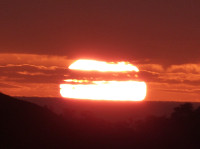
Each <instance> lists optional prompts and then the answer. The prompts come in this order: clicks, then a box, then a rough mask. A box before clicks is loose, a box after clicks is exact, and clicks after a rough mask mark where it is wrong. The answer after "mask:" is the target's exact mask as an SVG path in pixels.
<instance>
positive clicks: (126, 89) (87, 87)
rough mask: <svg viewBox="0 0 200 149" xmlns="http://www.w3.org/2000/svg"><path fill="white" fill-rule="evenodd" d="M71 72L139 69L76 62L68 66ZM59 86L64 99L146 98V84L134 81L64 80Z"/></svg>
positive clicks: (119, 64)
mask: <svg viewBox="0 0 200 149" xmlns="http://www.w3.org/2000/svg"><path fill="white" fill-rule="evenodd" d="M69 69H71V70H80V71H99V73H106V72H131V71H134V72H139V69H138V68H137V67H136V66H134V65H132V64H130V63H128V62H118V63H113V62H112V63H107V62H102V61H95V60H77V61H75V62H74V63H72V64H71V65H70V66H69ZM64 81H65V82H66V84H60V94H61V95H62V96H63V97H66V98H76V99H92V100H116V101H141V100H143V99H144V98H145V97H146V90H147V87H146V83H145V82H142V81H136V80H130V78H129V80H127V81H120V80H109V81H104V80H101V81H96V80H95V81H94V80H89V79H88V80H86V79H84V80H77V79H68V80H64Z"/></svg>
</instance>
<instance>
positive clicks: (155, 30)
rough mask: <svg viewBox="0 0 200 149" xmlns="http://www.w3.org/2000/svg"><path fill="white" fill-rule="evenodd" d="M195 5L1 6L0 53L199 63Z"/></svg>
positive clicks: (78, 0) (4, 1)
mask: <svg viewBox="0 0 200 149" xmlns="http://www.w3.org/2000/svg"><path fill="white" fill-rule="evenodd" d="M199 8H200V1H199V0H171V1H169V0H127V1H125V0H60V1H59V0H1V1H0V20H1V23H0V52H1V53H32V54H47V55H66V56H68V57H70V58H79V57H91V58H100V59H127V60H129V59H131V60H134V59H141V60H143V61H145V60H147V59H150V60H151V61H156V62H160V63H164V64H172V63H173V64H175V63H190V62H199V60H200V42H199V41H200V9H199Z"/></svg>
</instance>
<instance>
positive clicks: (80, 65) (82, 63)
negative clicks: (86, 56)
mask: <svg viewBox="0 0 200 149" xmlns="http://www.w3.org/2000/svg"><path fill="white" fill-rule="evenodd" d="M69 69H74V70H87V71H102V72H106V71H113V72H122V71H136V72H138V71H139V69H138V68H137V67H135V66H133V65H132V64H130V63H128V62H118V63H108V62H102V61H96V60H77V61H75V62H74V63H73V64H71V65H70V66H69Z"/></svg>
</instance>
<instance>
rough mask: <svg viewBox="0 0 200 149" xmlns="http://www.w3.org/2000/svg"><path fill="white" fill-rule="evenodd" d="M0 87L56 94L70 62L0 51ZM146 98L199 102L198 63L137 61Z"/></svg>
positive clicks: (17, 92) (31, 93) (18, 93)
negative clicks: (164, 65)
mask: <svg viewBox="0 0 200 149" xmlns="http://www.w3.org/2000/svg"><path fill="white" fill-rule="evenodd" d="M0 60H1V65H0V72H1V75H0V82H1V83H0V90H1V91H2V92H3V93H6V94H9V95H12V96H42V97H47V96H50V97H60V94H59V84H60V83H61V82H62V81H63V80H64V79H65V78H66V76H65V77H64V75H69V72H68V69H67V67H68V66H69V65H70V64H71V63H72V62H73V60H72V59H68V58H67V57H64V56H47V55H34V54H0ZM137 66H138V67H139V69H140V73H139V76H140V77H141V78H142V79H143V80H145V81H146V83H147V86H148V92H147V98H146V99H147V100H158V101H163V100H169V101H200V85H199V81H200V64H180V65H170V66H168V67H163V66H162V65H160V64H149V63H148V64H139V63H138V64H137Z"/></svg>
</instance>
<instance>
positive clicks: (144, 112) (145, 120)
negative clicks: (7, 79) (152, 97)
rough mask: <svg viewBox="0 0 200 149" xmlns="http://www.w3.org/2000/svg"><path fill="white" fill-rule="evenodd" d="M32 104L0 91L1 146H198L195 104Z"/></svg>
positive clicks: (198, 116) (137, 148) (199, 110)
mask: <svg viewBox="0 0 200 149" xmlns="http://www.w3.org/2000/svg"><path fill="white" fill-rule="evenodd" d="M37 100H38V99H37ZM43 100H44V99H43ZM37 102H38V103H37V104H39V105H40V106H39V105H37V104H34V103H33V102H32V103H31V102H27V101H24V100H19V99H15V98H13V97H10V96H7V95H4V94H0V116H1V123H0V135H1V136H0V137H1V141H0V148H1V149H7V148H26V149H27V148H29V149H32V148H34V149H35V148H38V149H39V148H42V149H44V148H48V149H49V148H69V149H72V148H73V149H76V148H79V149H80V148H81V149H82V148H86V149H90V148H91V149H108V148H109V149H129V148H130V149H131V148H134V149H143V148H145V149H146V148H160V149H168V148H170V149H173V148H176V149H177V148H178V149H179V148H180V149H189V148H191V149H199V148H200V141H199V138H200V107H195V108H194V107H193V104H191V103H183V104H180V103H179V104H177V106H176V107H173V106H170V105H167V104H166V106H161V107H159V105H161V104H158V103H156V104H152V103H151V105H150V104H149V103H145V104H142V103H135V104H131V103H128V102H127V103H121V104H119V103H117V102H115V103H113V102H112V103H111V102H100V101H92V102H91V101H85V102H84V101H79V102H78V101H72V100H63V99H58V101H56V102H58V103H57V106H56V107H57V108H58V107H62V110H61V111H58V109H59V108H58V109H55V106H52V107H50V106H49V105H55V104H56V103H55V102H53V101H52V102H53V103H52V104H47V105H46V104H44V103H43V102H44V101H43V102H42V100H40V101H37ZM45 102H46V101H45ZM59 104H60V105H59ZM41 105H46V106H43V107H42V106H41ZM58 105H59V106H58ZM61 105H62V106H61ZM172 107H173V109H172ZM51 108H52V109H53V110H54V112H53V111H52V110H50V109H51ZM164 108H166V109H164ZM55 111H57V112H55ZM151 111H153V112H151ZM170 111H171V112H170Z"/></svg>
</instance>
